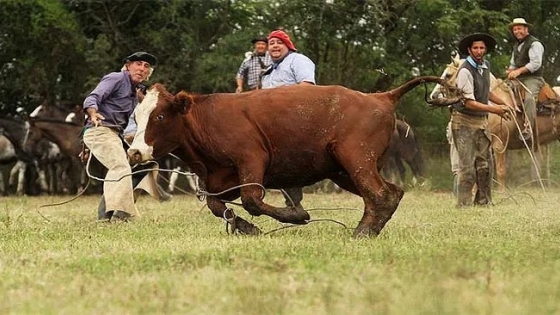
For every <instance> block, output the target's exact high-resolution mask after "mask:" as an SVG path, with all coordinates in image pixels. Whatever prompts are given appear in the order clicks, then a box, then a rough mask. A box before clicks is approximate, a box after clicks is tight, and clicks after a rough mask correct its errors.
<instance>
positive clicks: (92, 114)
mask: <svg viewBox="0 0 560 315" xmlns="http://www.w3.org/2000/svg"><path fill="white" fill-rule="evenodd" d="M87 113H88V116H89V118H90V119H91V123H92V124H93V125H94V126H95V127H97V126H99V124H100V123H101V121H102V120H105V117H103V115H101V114H100V113H98V112H97V111H96V110H95V108H91V107H90V108H88V109H87Z"/></svg>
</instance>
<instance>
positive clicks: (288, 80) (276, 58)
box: [261, 30, 315, 209]
mask: <svg viewBox="0 0 560 315" xmlns="http://www.w3.org/2000/svg"><path fill="white" fill-rule="evenodd" d="M268 53H269V54H270V57H271V58H272V64H271V65H270V66H269V67H268V69H267V70H266V71H265V72H264V74H263V77H262V80H261V82H262V88H263V89H270V88H275V87H279V86H287V85H295V84H315V64H314V63H313V61H311V59H309V58H308V57H307V56H305V55H303V54H300V53H298V52H297V49H296V46H294V43H292V40H291V39H290V36H288V34H286V32H284V31H282V30H275V31H272V32H271V33H270V34H269V35H268ZM284 190H285V191H286V194H287V195H288V196H286V205H288V206H293V207H297V208H301V209H303V207H302V206H301V204H300V203H301V201H302V200H303V190H302V188H301V187H292V188H286V189H284Z"/></svg>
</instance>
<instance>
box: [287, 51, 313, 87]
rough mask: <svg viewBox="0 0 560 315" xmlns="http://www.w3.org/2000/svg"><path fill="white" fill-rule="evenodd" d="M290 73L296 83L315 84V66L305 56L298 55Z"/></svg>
mask: <svg viewBox="0 0 560 315" xmlns="http://www.w3.org/2000/svg"><path fill="white" fill-rule="evenodd" d="M292 71H293V73H294V76H295V80H296V82H297V83H298V84H299V83H301V82H309V83H313V84H315V64H314V63H313V61H311V59H309V58H308V57H307V56H305V55H301V54H300V55H298V58H295V59H294V61H293V63H292Z"/></svg>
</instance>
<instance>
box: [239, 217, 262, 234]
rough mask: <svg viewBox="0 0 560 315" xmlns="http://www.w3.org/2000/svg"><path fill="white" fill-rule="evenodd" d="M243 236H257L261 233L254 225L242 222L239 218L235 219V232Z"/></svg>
mask: <svg viewBox="0 0 560 315" xmlns="http://www.w3.org/2000/svg"><path fill="white" fill-rule="evenodd" d="M234 232H238V233H239V234H243V235H259V234H262V231H261V230H260V229H259V228H258V227H257V226H256V225H254V224H252V223H249V222H247V221H245V220H243V219H242V218H240V217H235V231H234Z"/></svg>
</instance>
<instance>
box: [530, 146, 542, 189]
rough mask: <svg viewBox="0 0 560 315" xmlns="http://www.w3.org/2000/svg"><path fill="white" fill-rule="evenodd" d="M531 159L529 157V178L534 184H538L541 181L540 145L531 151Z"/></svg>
mask: <svg viewBox="0 0 560 315" xmlns="http://www.w3.org/2000/svg"><path fill="white" fill-rule="evenodd" d="M532 154H533V158H534V162H533V159H531V180H532V182H533V183H534V185H535V186H540V182H541V171H540V170H541V162H542V159H543V154H542V147H541V148H539V150H533V151H532Z"/></svg>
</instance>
